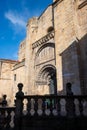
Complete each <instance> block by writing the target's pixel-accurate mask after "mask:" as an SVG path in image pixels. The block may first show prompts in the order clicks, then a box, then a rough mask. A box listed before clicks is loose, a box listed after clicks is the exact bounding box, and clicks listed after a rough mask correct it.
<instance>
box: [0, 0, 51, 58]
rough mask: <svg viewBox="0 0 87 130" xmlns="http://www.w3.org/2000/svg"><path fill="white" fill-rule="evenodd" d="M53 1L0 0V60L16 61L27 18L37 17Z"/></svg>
mask: <svg viewBox="0 0 87 130" xmlns="http://www.w3.org/2000/svg"><path fill="white" fill-rule="evenodd" d="M52 1H53V0H0V58H4V59H13V60H15V59H17V52H18V48H19V44H20V42H21V41H22V40H23V39H24V38H25V36H26V23H27V21H28V19H29V18H31V17H33V16H39V15H40V14H41V13H42V12H43V11H44V9H45V8H46V7H47V6H48V5H49V4H51V3H52Z"/></svg>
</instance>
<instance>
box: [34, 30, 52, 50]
mask: <svg viewBox="0 0 87 130" xmlns="http://www.w3.org/2000/svg"><path fill="white" fill-rule="evenodd" d="M52 38H54V31H52V32H50V33H48V34H47V35H45V36H44V37H42V38H41V39H39V40H38V41H36V42H35V43H33V44H32V49H35V48H36V47H38V46H40V45H42V44H45V43H46V42H48V41H49V40H50V39H52Z"/></svg>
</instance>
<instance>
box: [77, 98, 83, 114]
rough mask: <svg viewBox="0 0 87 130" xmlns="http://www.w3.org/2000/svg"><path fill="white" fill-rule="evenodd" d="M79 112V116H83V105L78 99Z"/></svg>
mask: <svg viewBox="0 0 87 130" xmlns="http://www.w3.org/2000/svg"><path fill="white" fill-rule="evenodd" d="M78 100H79V111H80V116H83V104H82V99H81V98H79V99H78Z"/></svg>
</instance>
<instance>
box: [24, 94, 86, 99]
mask: <svg viewBox="0 0 87 130" xmlns="http://www.w3.org/2000/svg"><path fill="white" fill-rule="evenodd" d="M22 98H23V99H25V98H49V99H52V98H65V99H67V98H71V99H75V98H76V99H83V98H84V99H86V98H87V95H25V96H24V97H22Z"/></svg>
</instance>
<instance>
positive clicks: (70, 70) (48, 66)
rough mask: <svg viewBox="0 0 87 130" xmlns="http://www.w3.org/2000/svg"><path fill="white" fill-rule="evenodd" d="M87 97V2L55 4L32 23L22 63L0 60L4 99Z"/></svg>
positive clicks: (59, 1) (21, 49)
mask: <svg viewBox="0 0 87 130" xmlns="http://www.w3.org/2000/svg"><path fill="white" fill-rule="evenodd" d="M19 82H21V83H23V84H24V88H23V91H24V93H25V94H28V95H45V94H66V83H67V82H70V83H71V84H72V91H73V93H74V94H75V95H79V94H87V0H53V3H52V4H51V5H49V6H48V7H47V8H46V9H45V10H44V12H43V13H42V14H41V15H40V16H39V17H33V18H31V19H29V21H28V22H27V25H26V37H25V39H24V40H23V41H22V42H21V43H20V47H19V51H18V61H13V60H8V59H0V95H3V94H7V95H8V98H9V99H12V98H13V97H15V93H16V91H17V84H18V83H19Z"/></svg>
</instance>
